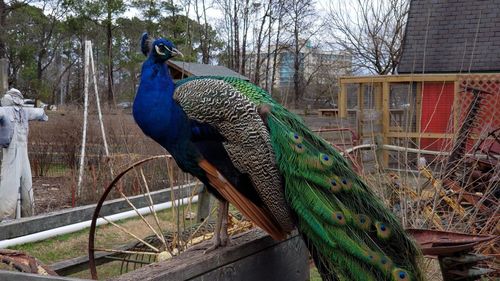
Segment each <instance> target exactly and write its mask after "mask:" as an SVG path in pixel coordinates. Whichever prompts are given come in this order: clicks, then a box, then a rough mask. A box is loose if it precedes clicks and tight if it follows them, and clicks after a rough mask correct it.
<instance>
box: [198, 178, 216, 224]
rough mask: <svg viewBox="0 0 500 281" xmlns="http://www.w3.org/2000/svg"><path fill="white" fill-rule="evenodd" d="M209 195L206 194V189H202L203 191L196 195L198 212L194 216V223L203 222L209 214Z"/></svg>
mask: <svg viewBox="0 0 500 281" xmlns="http://www.w3.org/2000/svg"><path fill="white" fill-rule="evenodd" d="M211 197H212V196H211V195H210V193H208V190H207V187H206V186H204V187H203V191H202V192H200V193H198V210H197V212H196V213H197V215H196V221H197V222H202V221H204V220H205V219H206V218H207V217H208V215H209V214H210V200H211Z"/></svg>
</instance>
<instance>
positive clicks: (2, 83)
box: [0, 59, 9, 96]
mask: <svg viewBox="0 0 500 281" xmlns="http://www.w3.org/2000/svg"><path fill="white" fill-rule="evenodd" d="M8 67H9V61H8V60H7V59H0V96H3V95H4V94H5V92H7V89H8V88H9V79H8V78H9V72H8V70H9V68H8Z"/></svg>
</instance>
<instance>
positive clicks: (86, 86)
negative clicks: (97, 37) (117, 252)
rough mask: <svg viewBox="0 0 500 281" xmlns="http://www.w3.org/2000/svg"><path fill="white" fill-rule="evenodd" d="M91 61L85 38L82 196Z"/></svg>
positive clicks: (79, 179) (79, 186)
mask: <svg viewBox="0 0 500 281" xmlns="http://www.w3.org/2000/svg"><path fill="white" fill-rule="evenodd" d="M89 61H90V41H89V40H85V66H84V69H85V72H84V75H85V77H84V80H83V81H84V82H83V93H84V98H83V132H82V148H81V152H80V171H79V173H78V189H77V193H76V194H77V195H78V196H80V194H81V191H82V180H83V169H84V166H85V144H86V140H87V119H88V107H89Z"/></svg>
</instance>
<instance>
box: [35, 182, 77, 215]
mask: <svg viewBox="0 0 500 281" xmlns="http://www.w3.org/2000/svg"><path fill="white" fill-rule="evenodd" d="M33 192H34V197H35V214H36V215H38V214H43V213H49V212H53V211H56V210H62V209H66V208H71V207H72V203H71V202H72V192H71V186H70V185H68V179H67V178H65V177H34V178H33Z"/></svg>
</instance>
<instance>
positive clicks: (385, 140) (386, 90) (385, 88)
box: [377, 81, 391, 168]
mask: <svg viewBox="0 0 500 281" xmlns="http://www.w3.org/2000/svg"><path fill="white" fill-rule="evenodd" d="M390 90H391V89H390V86H389V82H387V81H385V82H383V83H382V137H381V139H380V141H381V142H382V143H378V144H377V145H378V146H379V149H378V151H379V155H378V156H380V157H379V163H381V165H382V167H381V168H387V167H388V166H389V153H388V152H387V151H386V150H383V149H381V145H384V144H389V137H388V134H389V127H390V125H391V123H390V122H391V120H390V117H391V116H390V114H389V113H390V112H389V100H390V99H389V95H390Z"/></svg>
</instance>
